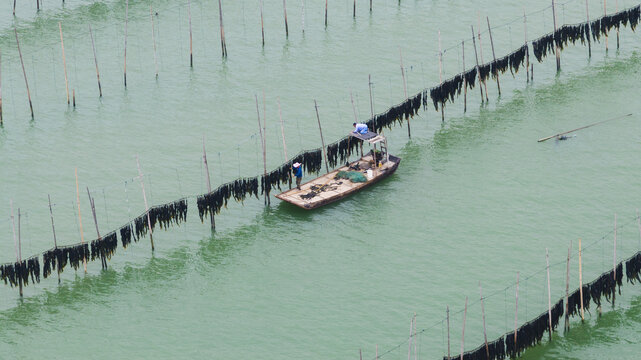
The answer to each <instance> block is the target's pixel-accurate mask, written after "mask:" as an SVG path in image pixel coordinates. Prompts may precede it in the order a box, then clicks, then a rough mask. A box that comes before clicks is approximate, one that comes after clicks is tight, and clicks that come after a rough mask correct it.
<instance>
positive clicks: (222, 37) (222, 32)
mask: <svg viewBox="0 0 641 360" xmlns="http://www.w3.org/2000/svg"><path fill="white" fill-rule="evenodd" d="M218 18H219V19H220V46H221V48H222V52H223V57H224V58H225V57H227V44H226V42H225V27H224V26H223V4H222V2H221V0H218Z"/></svg>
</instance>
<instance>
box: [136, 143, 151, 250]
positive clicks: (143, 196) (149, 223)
mask: <svg viewBox="0 0 641 360" xmlns="http://www.w3.org/2000/svg"><path fill="white" fill-rule="evenodd" d="M136 166H137V167H138V179H139V180H140V187H141V188H142V198H143V200H145V213H146V214H147V226H148V229H149V241H150V242H151V251H152V252H153V251H154V250H155V248H154V234H153V231H152V229H151V218H150V217H149V204H148V203H147V193H146V192H145V182H144V181H143V179H142V170H141V169H140V159H139V158H138V154H136Z"/></svg>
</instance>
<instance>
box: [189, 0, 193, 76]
mask: <svg viewBox="0 0 641 360" xmlns="http://www.w3.org/2000/svg"><path fill="white" fill-rule="evenodd" d="M187 4H188V5H187V15H188V16H189V66H190V67H194V48H193V45H192V37H191V0H189V2H188V3H187Z"/></svg>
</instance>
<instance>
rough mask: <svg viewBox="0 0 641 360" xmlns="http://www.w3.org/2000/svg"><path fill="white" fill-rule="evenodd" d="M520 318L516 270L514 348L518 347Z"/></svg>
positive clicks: (517, 274) (517, 273)
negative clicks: (517, 329) (517, 327)
mask: <svg viewBox="0 0 641 360" xmlns="http://www.w3.org/2000/svg"><path fill="white" fill-rule="evenodd" d="M518 319H519V272H518V271H517V272H516V306H515V308H514V348H515V349H516V335H517V331H516V326H517V324H518Z"/></svg>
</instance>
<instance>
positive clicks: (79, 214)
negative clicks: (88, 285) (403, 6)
mask: <svg viewBox="0 0 641 360" xmlns="http://www.w3.org/2000/svg"><path fill="white" fill-rule="evenodd" d="M74 173H75V175H76V206H77V207H78V225H79V228H80V243H81V244H84V243H85V233H84V232H83V231H82V214H81V213H80V189H79V187H78V168H76V169H75V172H74ZM82 265H83V267H84V268H85V274H86V273H87V258H85V257H84V256H83V257H82Z"/></svg>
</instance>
